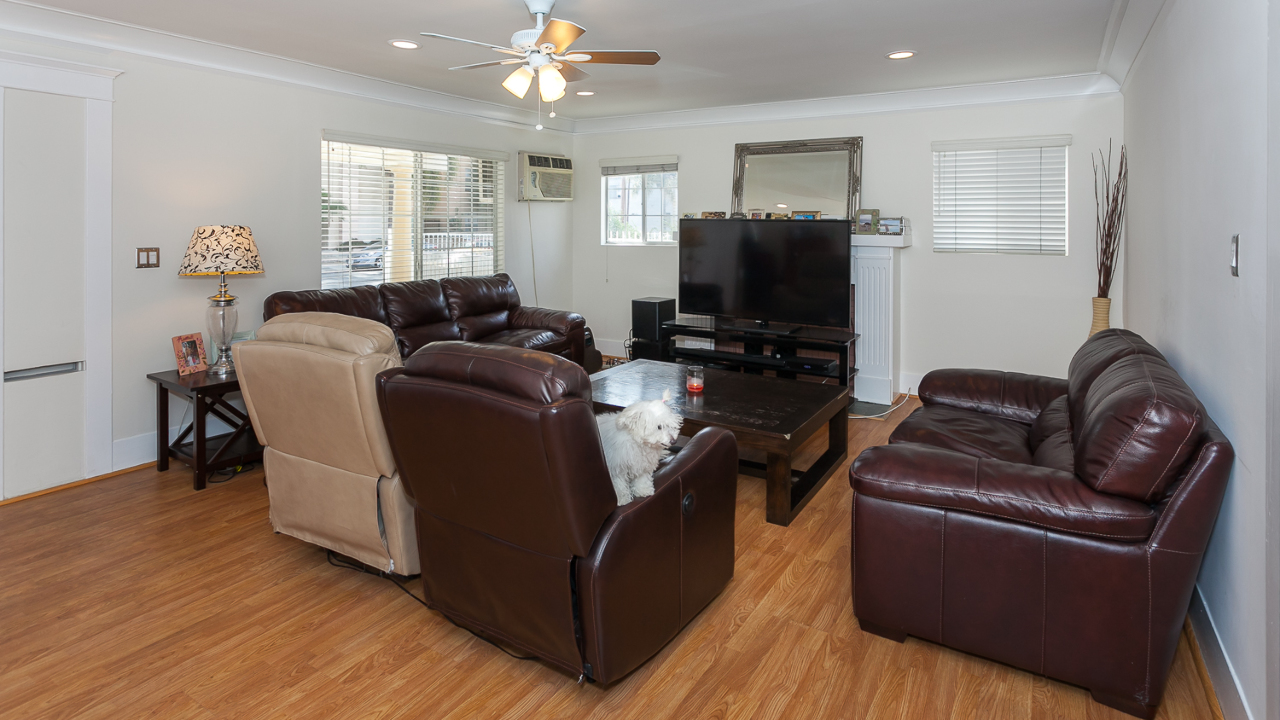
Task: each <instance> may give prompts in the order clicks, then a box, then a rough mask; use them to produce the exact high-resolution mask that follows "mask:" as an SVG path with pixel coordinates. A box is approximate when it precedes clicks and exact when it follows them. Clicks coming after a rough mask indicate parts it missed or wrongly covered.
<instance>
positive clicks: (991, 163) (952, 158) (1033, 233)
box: [933, 136, 1070, 255]
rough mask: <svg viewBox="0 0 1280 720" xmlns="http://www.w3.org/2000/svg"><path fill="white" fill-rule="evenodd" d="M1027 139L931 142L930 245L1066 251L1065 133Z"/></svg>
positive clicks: (1044, 252)
mask: <svg viewBox="0 0 1280 720" xmlns="http://www.w3.org/2000/svg"><path fill="white" fill-rule="evenodd" d="M1026 140H1027V142H1025V143H1023V144H1024V145H1025V146H1024V147H1016V145H1018V144H1019V143H1018V142H1017V141H1016V139H1015V140H1010V141H991V142H987V143H971V144H969V145H970V147H969V148H968V149H965V147H964V144H960V143H935V144H934V153H933V250H934V252H966V253H1009V254H1021V255H1066V254H1067V148H1066V144H1067V143H1069V142H1070V137H1069V136H1065V141H1064V140H1063V139H1062V138H1043V139H1041V138H1028V139H1026ZM957 146H959V149H957Z"/></svg>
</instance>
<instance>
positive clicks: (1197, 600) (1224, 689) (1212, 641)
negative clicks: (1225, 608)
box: [1187, 584, 1254, 720]
mask: <svg viewBox="0 0 1280 720" xmlns="http://www.w3.org/2000/svg"><path fill="white" fill-rule="evenodd" d="M1187 615H1188V616H1189V617H1190V619H1191V628H1192V629H1193V630H1195V633H1196V644H1197V645H1199V646H1200V657H1202V658H1204V666H1205V669H1206V670H1208V671H1209V679H1210V680H1211V681H1212V682H1213V694H1214V695H1216V696H1217V698H1218V707H1219V708H1221V710H1222V716H1223V717H1224V718H1226V720H1254V714H1253V712H1252V711H1251V710H1250V708H1249V706H1248V705H1247V704H1245V702H1244V692H1243V691H1242V690H1241V688H1240V678H1239V677H1238V676H1237V675H1236V669H1235V667H1233V666H1232V664H1231V658H1229V657H1227V654H1226V652H1225V651H1224V650H1223V649H1222V641H1221V640H1219V638H1218V628H1217V626H1216V625H1214V622H1213V614H1212V613H1211V612H1209V607H1208V606H1207V605H1205V604H1204V595H1202V594H1201V593H1200V586H1199V585H1198V584H1197V585H1196V587H1195V590H1194V591H1192V593H1191V608H1190V609H1189V610H1188V612H1187Z"/></svg>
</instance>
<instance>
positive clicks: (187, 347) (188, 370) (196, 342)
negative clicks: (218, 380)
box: [173, 333, 209, 375]
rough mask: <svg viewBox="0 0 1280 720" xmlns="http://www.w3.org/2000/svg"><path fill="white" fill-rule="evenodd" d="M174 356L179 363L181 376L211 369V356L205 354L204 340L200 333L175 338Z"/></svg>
mask: <svg viewBox="0 0 1280 720" xmlns="http://www.w3.org/2000/svg"><path fill="white" fill-rule="evenodd" d="M173 356H174V358H175V359H177V361H178V374H179V375H190V374H192V373H198V372H204V371H205V370H208V369H209V356H207V355H205V354H204V338H203V337H202V336H201V335H200V333H191V334H189V335H179V336H178V337H176V338H174V339H173Z"/></svg>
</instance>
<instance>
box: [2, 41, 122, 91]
mask: <svg viewBox="0 0 1280 720" xmlns="http://www.w3.org/2000/svg"><path fill="white" fill-rule="evenodd" d="M119 74H120V71H119V70H112V69H110V68H103V67H96V66H93V65H82V64H80V63H73V62H66V61H65V60H53V59H50V58H43V57H39V56H36V55H27V54H25V53H16V52H8V51H4V50H0V88H12V89H14V90H34V91H37V92H46V93H53V94H55V95H67V96H70V97H79V98H88V99H90V100H106V101H107V102H110V101H111V100H112V97H113V95H112V93H113V81H114V80H115V78H116V76H118V75H119Z"/></svg>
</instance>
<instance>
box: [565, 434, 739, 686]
mask: <svg viewBox="0 0 1280 720" xmlns="http://www.w3.org/2000/svg"><path fill="white" fill-rule="evenodd" d="M653 481H654V482H653V484H654V493H653V495H652V496H650V497H647V498H643V499H640V500H636V501H634V502H631V503H628V504H627V505H623V506H622V507H619V508H618V509H617V510H615V511H614V513H613V514H612V515H610V516H609V518H608V519H607V520H605V523H604V526H603V527H602V528H601V529H600V533H599V535H598V536H597V537H596V541H595V544H594V545H593V546H592V548H591V552H590V554H589V555H588V556H587V557H584V558H582V559H580V560H579V561H578V563H577V591H578V604H579V608H580V610H581V618H582V637H583V643H584V650H585V656H586V659H587V663H588V664H590V665H591V676H592V677H593V678H595V679H596V680H597V681H599V682H601V683H605V684H607V683H610V682H612V681H614V680H617V679H618V678H621V677H622V676H624V675H626V674H627V673H629V672H631V671H632V670H634V669H635V668H637V667H639V666H640V664H641V663H643V662H644V661H645V660H648V659H649V658H650V657H652V656H653V655H654V654H655V653H657V652H658V651H659V650H661V649H662V647H663V646H664V645H666V644H667V642H669V641H670V640H671V638H673V637H675V636H676V634H677V633H679V632H680V629H681V628H683V627H684V626H685V624H686V623H688V622H689V620H691V619H693V617H694V616H695V615H697V614H698V612H700V611H701V610H702V608H704V607H706V605H707V604H708V603H709V602H711V600H712V599H714V598H715V597H716V595H718V594H719V593H720V591H721V590H723V589H724V586H725V585H726V584H728V582H729V580H730V579H731V578H732V577H733V559H734V537H733V531H734V525H733V521H734V508H735V504H736V500H737V487H738V445H737V441H736V440H734V438H733V434H732V433H730V432H728V431H727V430H724V429H721V428H707V429H705V430H702V431H701V432H699V433H698V434H697V435H695V436H694V437H693V439H692V440H690V441H689V444H688V445H687V446H685V448H684V449H683V450H681V451H680V452H679V453H678V454H677V455H676V456H675V457H673V458H671V459H670V460H668V461H666V462H665V464H664V465H663V466H662V467H660V468H659V469H658V471H657V472H656V473H654V476H653Z"/></svg>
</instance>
